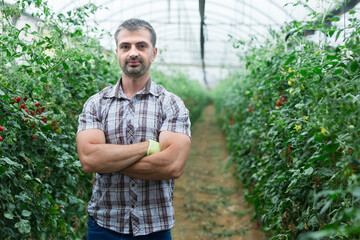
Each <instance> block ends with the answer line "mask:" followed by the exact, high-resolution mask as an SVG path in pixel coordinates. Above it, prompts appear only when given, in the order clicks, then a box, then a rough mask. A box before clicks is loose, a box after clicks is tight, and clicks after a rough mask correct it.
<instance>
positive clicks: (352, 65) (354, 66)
mask: <svg viewBox="0 0 360 240" xmlns="http://www.w3.org/2000/svg"><path fill="white" fill-rule="evenodd" d="M357 69H358V63H357V61H352V62H351V63H350V71H351V72H356V70H357Z"/></svg>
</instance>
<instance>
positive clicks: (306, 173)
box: [304, 167, 314, 176]
mask: <svg viewBox="0 0 360 240" xmlns="http://www.w3.org/2000/svg"><path fill="white" fill-rule="evenodd" d="M313 172H314V169H313V168H312V167H309V168H308V169H306V170H305V171H304V175H306V176H309V175H311V174H312V173H313Z"/></svg>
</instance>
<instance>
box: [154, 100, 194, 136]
mask: <svg viewBox="0 0 360 240" xmlns="http://www.w3.org/2000/svg"><path fill="white" fill-rule="evenodd" d="M164 114H165V119H164V121H163V124H162V126H161V128H160V132H161V131H172V132H177V133H183V134H185V135H187V136H189V137H191V130H190V127H191V122H190V116H189V110H188V109H187V108H186V107H185V104H184V102H183V101H182V100H181V99H180V98H179V97H177V96H175V95H171V96H170V97H169V100H168V101H165V106H164Z"/></svg>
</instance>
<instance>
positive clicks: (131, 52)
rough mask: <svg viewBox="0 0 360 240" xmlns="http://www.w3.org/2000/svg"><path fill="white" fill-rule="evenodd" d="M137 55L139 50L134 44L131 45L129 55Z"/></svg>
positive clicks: (132, 56)
mask: <svg viewBox="0 0 360 240" xmlns="http://www.w3.org/2000/svg"><path fill="white" fill-rule="evenodd" d="M137 56H139V52H138V50H137V49H136V47H135V46H132V47H131V49H130V51H129V57H131V58H134V57H137Z"/></svg>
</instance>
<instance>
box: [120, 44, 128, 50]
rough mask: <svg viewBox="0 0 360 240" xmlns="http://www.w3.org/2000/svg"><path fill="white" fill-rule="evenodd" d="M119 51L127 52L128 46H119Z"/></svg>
mask: <svg viewBox="0 0 360 240" xmlns="http://www.w3.org/2000/svg"><path fill="white" fill-rule="evenodd" d="M120 49H122V50H127V49H129V46H128V45H120Z"/></svg>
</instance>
